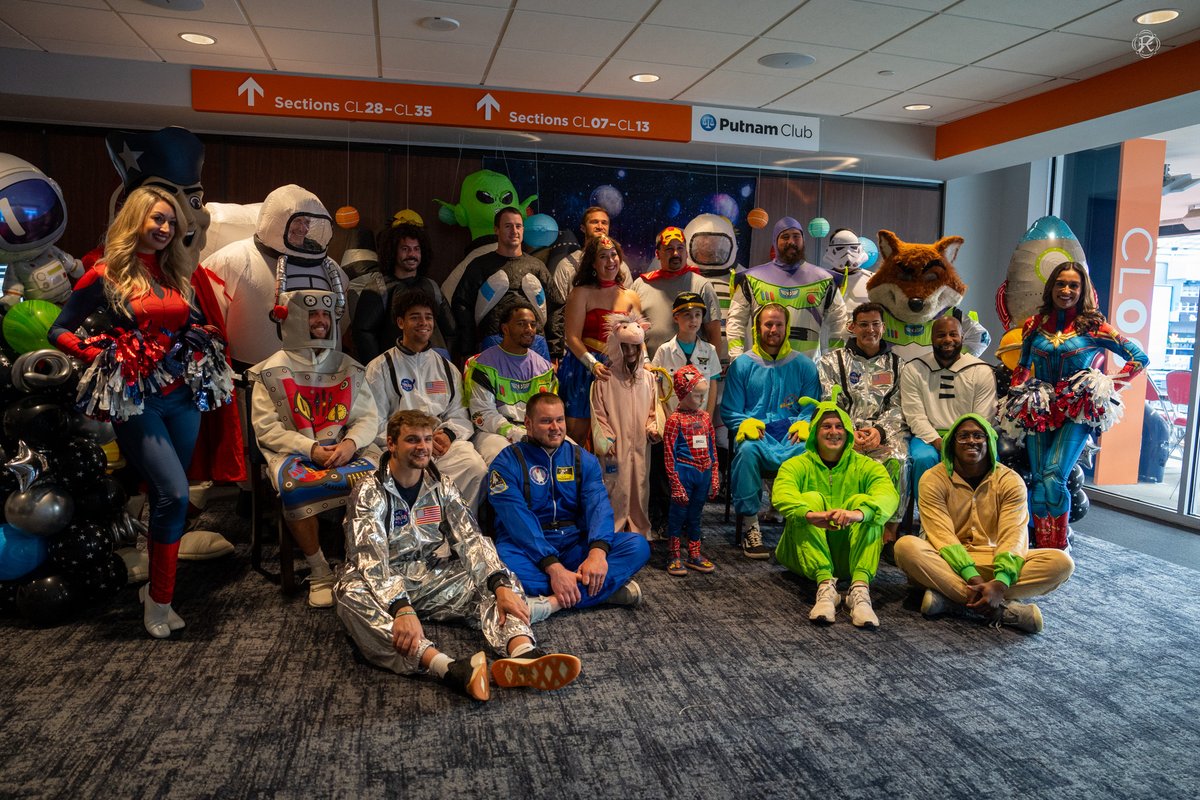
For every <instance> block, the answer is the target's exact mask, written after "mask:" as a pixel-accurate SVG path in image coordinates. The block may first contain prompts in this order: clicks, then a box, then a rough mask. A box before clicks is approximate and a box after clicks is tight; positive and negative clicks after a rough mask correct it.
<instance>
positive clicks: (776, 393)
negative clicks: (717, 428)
mask: <svg viewBox="0 0 1200 800" xmlns="http://www.w3.org/2000/svg"><path fill="white" fill-rule="evenodd" d="M768 307H771V306H764V308H768ZM762 312H763V309H762V308H760V309H759V310H758V311H757V312H756V313H755V315H754V318H753V320H752V323H753V325H752V327H751V331H752V341H753V344H752V346H751V348H750V350H748V351H747V352H745V353H742V354H741V355H740V356H738V357H737V358H735V359H734V360H733V363H732V364H730V365H729V371H728V372H727V373H726V374H725V396H724V397H723V398H722V400H721V418H722V419H723V420H724V422H725V425H726V427H728V428H729V430H731V431H735V432H736V439H737V449H736V451H735V453H734V457H733V465H732V467H731V470H730V485H731V492H732V495H733V497H732V503H733V507H734V510H735V511H737V513H739V514H742V515H750V514H757V513H758V506H759V494H760V491H761V488H762V480H763V478H764V477H765V476H766V475H767V473H769V472H774V471H775V470H777V469H779V467H780V465H782V464H783V462H784V461H786V460H787V459H789V458H791V457H793V456H796V455H799V454H800V453H802V452H804V447H805V444H804V441H803V440H802V441H800V442H797V443H795V444H793V443H792V442H790V441H789V440H788V435H789V433H792V432H795V433H796V434H797V435H798V436H801V438H802V439H803V437H804V436H805V434H806V431H807V427H808V419H809V418H810V417H811V415H812V409H811V407H805V406H803V405H802V404H801V402H800V400H801V398H804V397H808V398H816V397H818V396H819V395H820V393H821V383H820V381H819V380H818V378H817V367H816V365H815V364H813V362H812V361H811V360H810V359H808V358H805V357H804V356H802V355H801V354H800V353H797V352H796V351H795V350H793V349H792V346H791V344H790V343H789V342H788V340H787V339H784V341H783V346H782V347H780V349H779V353H778V354H777V355H776V356H774V357H771V356H770V355H769V354H767V352H766V351H764V350H763V349H762V348H761V346H760V345H759V341H758V318H759V316H760V315H761V314H762Z"/></svg>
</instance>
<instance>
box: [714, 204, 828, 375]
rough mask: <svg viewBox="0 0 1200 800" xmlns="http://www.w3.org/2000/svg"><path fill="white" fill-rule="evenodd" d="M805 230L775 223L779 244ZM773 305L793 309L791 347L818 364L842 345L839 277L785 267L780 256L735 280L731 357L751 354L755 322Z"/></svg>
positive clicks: (802, 265)
mask: <svg viewBox="0 0 1200 800" xmlns="http://www.w3.org/2000/svg"><path fill="white" fill-rule="evenodd" d="M792 229H794V230H803V227H801V225H800V223H799V222H797V221H796V220H795V219H793V218H792V217H784V218H783V219H781V220H779V222H777V223H775V239H774V241H776V242H778V241H779V236H780V235H781V234H782V233H784V232H785V231H788V230H792ZM767 303H778V304H779V305H781V306H783V307H784V308H786V309H787V310H788V324H789V325H790V331H789V333H788V340H789V341H790V343H791V348H792V350H793V351H795V352H797V353H802V354H803V355H805V356H807V357H808V358H810V359H812V360H814V361H815V360H816V358H817V356H818V355H819V354H820V353H823V352H826V351H827V350H829V348H830V347H838V346H840V345H841V343H842V340H843V338H844V337H845V330H846V307H845V305H844V304H843V302H842V296H841V294H840V293H839V292H838V290H837V286H836V285H835V284H834V279H833V276H832V275H830V274H829V272H828V271H826V270H823V269H821V268H820V267H818V266H817V265H815V264H810V263H808V262H807V261H803V260H801V261H798V262H796V263H795V264H784V263H783V262H782V261H780V260H779V257H778V256H776V258H775V259H774V260H773V261H768V262H767V263H766V264H760V265H758V266H757V267H751V268H750V269H748V270H746V271H745V272H742V273H739V274H737V275H735V276H734V278H733V297H732V299H731V300H730V302H729V319H728V320H727V321H726V331H727V333H728V336H729V357H730V358H736V357H737V356H738V355H740V354H741V353H743V352H745V351H746V338H747V334H748V327H749V326H750V324H751V319H752V317H754V315H755V314H756V313H757V312H758V309H760V308H762V307H763V306H764V305H766V304H767Z"/></svg>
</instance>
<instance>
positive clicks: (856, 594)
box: [846, 583, 879, 630]
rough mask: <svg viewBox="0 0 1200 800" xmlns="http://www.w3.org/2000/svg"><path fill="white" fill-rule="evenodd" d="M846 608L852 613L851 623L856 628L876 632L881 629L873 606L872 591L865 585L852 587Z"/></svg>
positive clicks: (857, 584) (847, 596)
mask: <svg viewBox="0 0 1200 800" xmlns="http://www.w3.org/2000/svg"><path fill="white" fill-rule="evenodd" d="M846 608H847V609H849V611H850V622H852V623H853V624H854V627H856V628H867V629H868V630H876V629H877V628H879V617H877V616H876V615H875V609H874V607H872V605H871V590H870V589H869V588H868V587H867V585H866V584H865V583H856V584H854V585H853V586H851V587H850V592H849V594H847V595H846Z"/></svg>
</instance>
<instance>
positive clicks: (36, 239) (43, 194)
mask: <svg viewBox="0 0 1200 800" xmlns="http://www.w3.org/2000/svg"><path fill="white" fill-rule="evenodd" d="M18 209H19V210H20V213H19V214H18V213H17V210H18ZM66 228H67V206H66V203H64V202H63V196H62V190H60V189H59V188H58V184H57V183H55V182H54V181H52V180H51V179H50V178H48V177H46V175H45V174H44V173H43V172H42V171H41V170H40V169H38V168H37V167H35V166H34V165H33V164H30V163H29V162H28V161H23V160H21V159H19V158H17V157H16V156H13V155H9V154H8V153H0V263H4V264H6V265H7V269H6V271H5V273H4V296H3V298H2V299H0V303H3V304H4V305H6V306H12V305H15V304H17V303H19V302H21V300H22V299H29V300H47V301H49V302H51V303H55V304H57V305H60V306H61V305H62V304H63V303H65V302H67V298H68V297H70V296H71V286H72V285H73V284H74V282H75V281H77V280H79V279H80V278H82V277H83V262H82V261H80V260H79V259H77V258H75V257H74V256H70V255H68V254H67V253H64V252H63V251H62V250H60V249H58V248H57V247H55V246H54V243H55V242H57V241H58V240H59V239H60V238H61V237H62V235H63V231H65V230H66Z"/></svg>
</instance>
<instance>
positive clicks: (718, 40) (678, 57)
mask: <svg viewBox="0 0 1200 800" xmlns="http://www.w3.org/2000/svg"><path fill="white" fill-rule="evenodd" d="M749 43H750V37H749V36H739V35H735V34H731V33H716V32H714V31H700V30H689V29H688V28H669V27H666V26H664V25H639V26H638V28H637V30H635V31H634V32H633V35H632V36H630V37H629V39H628V41H626V42H625V44H623V45H622V46H621V49H620V50H618V51H617V52H615V53H613V57H614V58H628V59H653V60H654V61H655V62H656V63H660V64H677V65H679V66H682V67H715V66H716V65H717V64H720V63H721V62H722V61H724V60H725V59H726V58H728V57H729V56H730V55H731V54H732V53H734V52H735V51H737V50H738V48H741V47H744V46H746V45H747V44H749Z"/></svg>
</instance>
